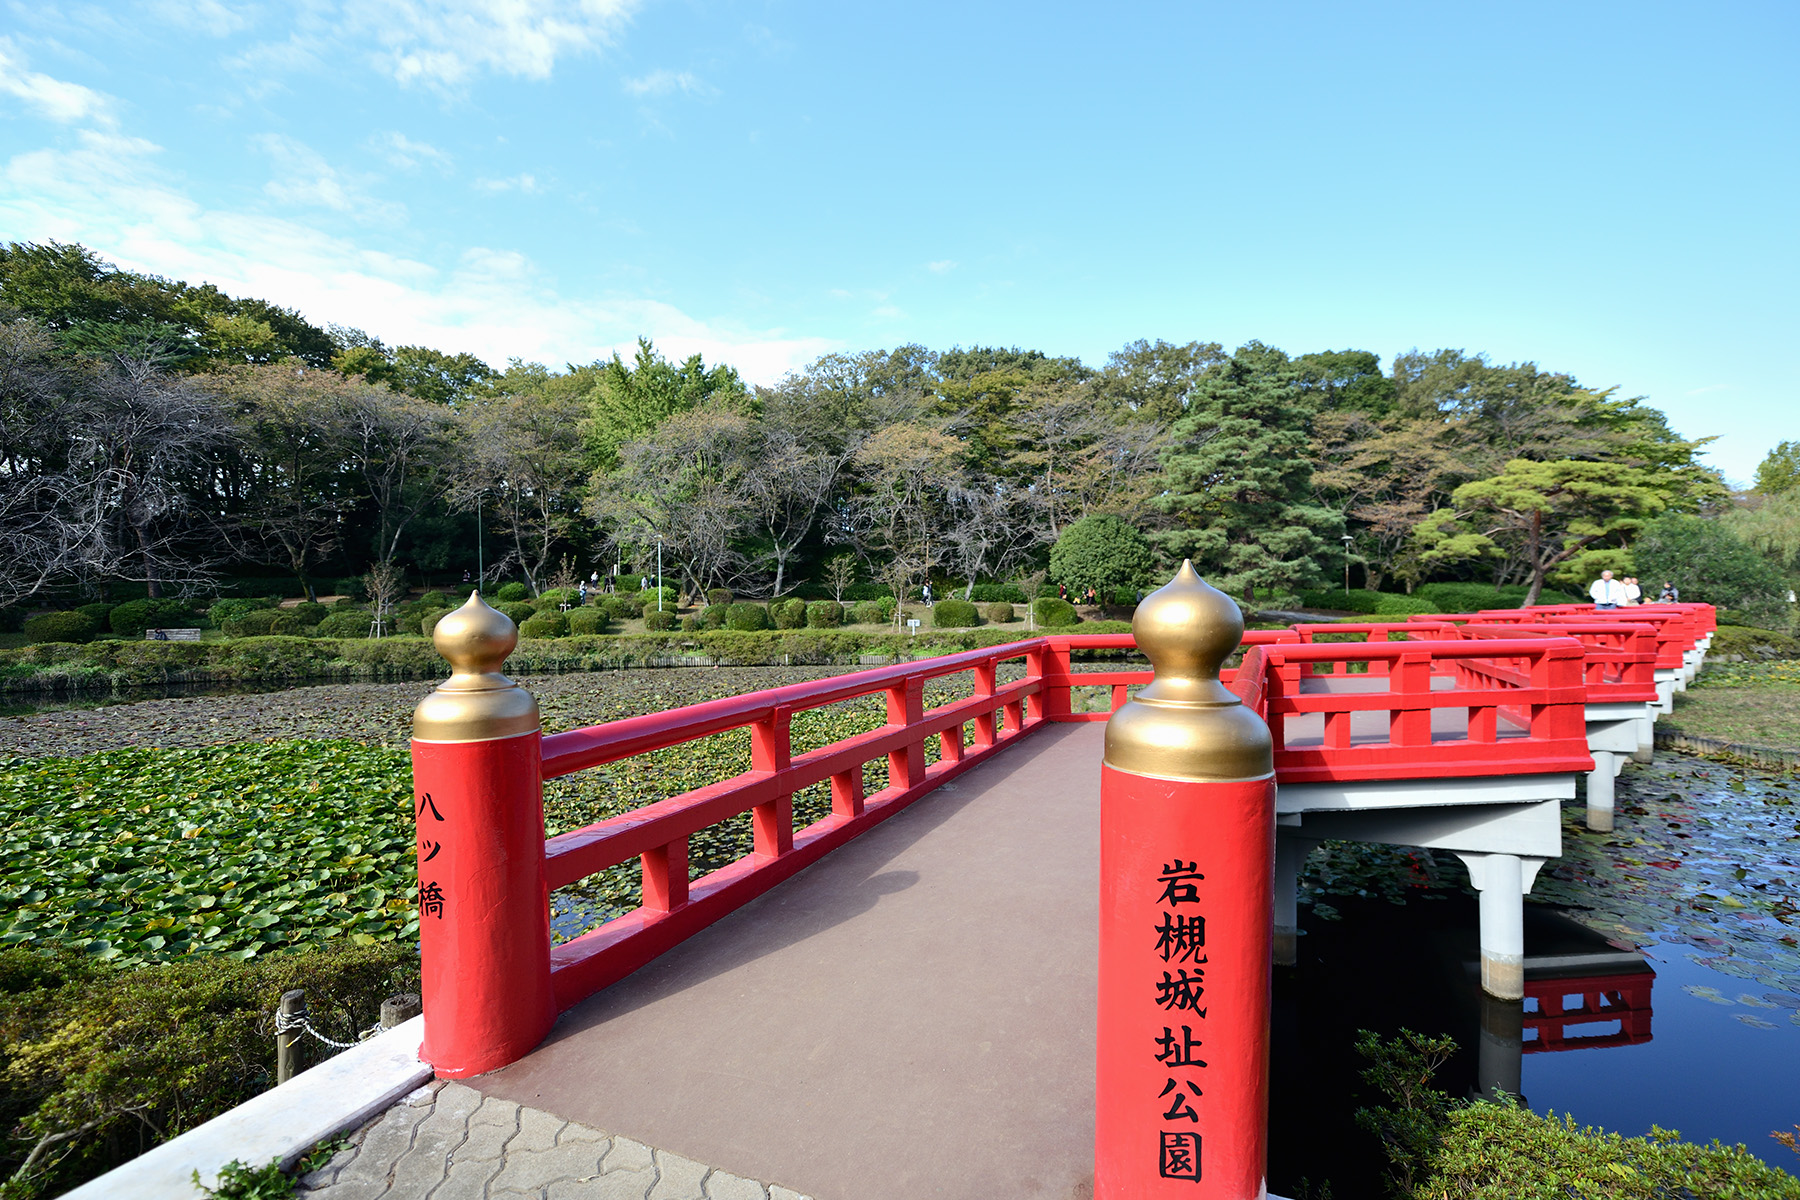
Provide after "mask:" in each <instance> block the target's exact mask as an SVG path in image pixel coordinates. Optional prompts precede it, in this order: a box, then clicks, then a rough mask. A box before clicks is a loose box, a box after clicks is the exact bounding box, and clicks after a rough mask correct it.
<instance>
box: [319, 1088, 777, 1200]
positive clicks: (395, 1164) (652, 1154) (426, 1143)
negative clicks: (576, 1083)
mask: <svg viewBox="0 0 1800 1200" xmlns="http://www.w3.org/2000/svg"><path fill="white" fill-rule="evenodd" d="M349 1141H350V1145H349V1146H347V1147H345V1148H344V1149H343V1150H341V1151H339V1152H338V1154H337V1155H336V1156H334V1157H333V1158H332V1160H331V1161H330V1162H328V1163H326V1164H325V1165H324V1166H322V1167H320V1168H319V1169H317V1170H315V1171H313V1172H311V1173H310V1174H307V1175H305V1176H302V1177H301V1179H300V1187H299V1194H300V1195H302V1196H307V1197H316V1198H317V1200H489V1198H490V1197H492V1198H495V1200H499V1198H500V1197H528V1196H530V1197H538V1198H539V1200H809V1197H806V1196H802V1195H800V1194H799V1193H798V1192H794V1191H790V1190H788V1189H787V1188H784V1187H781V1186H779V1185H765V1184H761V1183H758V1182H756V1181H755V1180H753V1179H745V1178H743V1177H742V1176H739V1175H732V1174H730V1173H729V1172H726V1171H718V1170H714V1169H712V1168H711V1167H707V1166H705V1165H703V1164H701V1163H697V1162H694V1161H693V1160H692V1159H687V1158H683V1157H681V1156H680V1155H678V1154H670V1153H669V1152H668V1151H666V1150H657V1149H654V1148H652V1147H650V1146H646V1145H644V1144H643V1143H642V1142H635V1141H633V1140H631V1139H630V1138H626V1137H614V1136H609V1135H607V1134H605V1133H602V1132H600V1131H599V1130H598V1129H589V1128H588V1127H587V1126H585V1125H577V1124H575V1123H574V1122H573V1121H565V1120H563V1119H562V1118H561V1117H555V1116H551V1115H550V1114H549V1113H546V1112H540V1111H539V1110H537V1109H535V1108H527V1107H525V1106H524V1105H520V1104H515V1103H513V1102H512V1101H510V1100H501V1099H498V1098H496V1097H493V1096H483V1095H482V1094H481V1093H480V1092H477V1091H474V1090H473V1089H471V1088H467V1087H464V1086H462V1085H461V1084H457V1083H435V1084H429V1085H427V1086H425V1087H422V1088H420V1089H419V1090H418V1091H416V1092H414V1093H412V1094H411V1095H410V1096H408V1097H407V1098H406V1099H405V1100H403V1101H401V1102H400V1103H399V1104H396V1105H395V1106H394V1107H393V1108H390V1109H389V1110H388V1111H387V1112H385V1113H383V1114H382V1115H381V1116H379V1117H377V1118H375V1119H374V1120H373V1121H371V1122H369V1123H368V1124H367V1125H364V1126H363V1127H362V1128H361V1129H359V1130H357V1131H356V1132H355V1133H354V1134H352V1135H351V1136H350V1138H349Z"/></svg>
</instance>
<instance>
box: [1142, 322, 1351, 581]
mask: <svg viewBox="0 0 1800 1200" xmlns="http://www.w3.org/2000/svg"><path fill="white" fill-rule="evenodd" d="M1311 416H1312V408H1311V405H1310V404H1309V403H1308V401H1307V398H1306V396H1305V395H1304V393H1303V392H1302V390H1301V388H1300V386H1299V381H1298V380H1297V378H1296V376H1295V373H1294V370H1293V365H1292V363H1291V362H1290V361H1289V359H1288V357H1287V355H1285V354H1283V353H1282V352H1281V351H1279V350H1277V349H1275V348H1273V347H1270V346H1265V345H1263V344H1262V343H1261V342H1251V343H1249V344H1248V345H1245V346H1242V347H1240V348H1239V349H1238V350H1237V352H1236V353H1234V354H1233V355H1232V356H1231V359H1230V361H1228V362H1225V363H1222V364H1220V366H1219V367H1218V369H1217V370H1216V371H1213V372H1210V373H1208V375H1207V376H1206V377H1205V378H1204V379H1203V380H1201V381H1200V383H1199V384H1198V385H1197V386H1196V387H1195V388H1194V391H1193V393H1192V395H1191V396H1190V397H1189V400H1188V405H1187V410H1186V413H1185V415H1183V416H1182V417H1181V418H1180V419H1179V420H1178V421H1176V422H1175V425H1174V427H1173V428H1172V429H1171V430H1170V434H1169V442H1168V446H1167V449H1165V451H1164V452H1163V474H1164V484H1165V490H1164V492H1163V494H1162V496H1161V500H1160V504H1161V507H1162V509H1163V511H1164V512H1165V513H1166V514H1167V517H1168V520H1169V522H1170V524H1171V526H1172V527H1171V528H1167V529H1164V530H1161V531H1159V532H1158V533H1157V534H1156V535H1155V537H1156V541H1157V542H1158V544H1160V545H1161V546H1162V547H1163V549H1164V550H1166V551H1167V552H1168V553H1169V554H1171V555H1172V556H1174V557H1177V558H1180V557H1186V558H1190V559H1192V560H1193V561H1194V566H1195V568H1196V569H1197V570H1199V571H1200V572H1201V573H1202V574H1204V575H1206V576H1207V578H1209V579H1210V580H1211V581H1212V582H1213V583H1214V584H1215V585H1216V586H1218V587H1220V588H1222V589H1224V590H1226V591H1228V592H1232V593H1235V594H1238V595H1243V596H1246V597H1248V596H1249V595H1250V593H1251V590H1252V589H1254V590H1255V596H1256V599H1257V600H1258V601H1275V602H1280V601H1282V600H1284V599H1290V598H1292V597H1293V596H1294V595H1295V593H1297V592H1299V591H1300V590H1301V589H1303V588H1307V587H1311V586H1314V585H1315V584H1317V583H1318V582H1319V580H1320V579H1321V578H1322V575H1321V568H1320V566H1319V556H1320V555H1321V554H1322V553H1323V552H1324V551H1325V549H1326V547H1327V546H1329V545H1332V542H1331V541H1330V540H1328V539H1335V538H1336V537H1337V535H1338V533H1339V532H1340V531H1341V530H1342V529H1343V527H1344V522H1343V517H1342V515H1341V514H1339V513H1338V512H1336V511H1334V510H1333V509H1330V508H1327V507H1325V506H1324V505H1322V504H1319V503H1318V502H1317V501H1316V500H1315V499H1314V497H1313V487H1312V475H1313V467H1312V460H1311V458H1310V456H1309V455H1308V453H1307V449H1308V445H1309V443H1310V440H1311V437H1310V431H1309V429H1308V422H1309V419H1310V417H1311Z"/></svg>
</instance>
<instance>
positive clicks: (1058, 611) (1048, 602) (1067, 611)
mask: <svg viewBox="0 0 1800 1200" xmlns="http://www.w3.org/2000/svg"><path fill="white" fill-rule="evenodd" d="M1033 610H1034V612H1035V615H1036V616H1037V623H1038V624H1039V625H1043V626H1045V627H1046V628H1049V629H1057V628H1061V627H1062V626H1064V625H1073V624H1075V623H1076V622H1078V621H1080V620H1081V614H1080V613H1077V612H1076V611H1075V606H1074V605H1073V604H1070V603H1069V602H1068V601H1067V600H1063V599H1060V598H1058V597H1056V596H1044V597H1042V598H1040V599H1039V600H1038V601H1037V602H1036V603H1035V604H1034V605H1033Z"/></svg>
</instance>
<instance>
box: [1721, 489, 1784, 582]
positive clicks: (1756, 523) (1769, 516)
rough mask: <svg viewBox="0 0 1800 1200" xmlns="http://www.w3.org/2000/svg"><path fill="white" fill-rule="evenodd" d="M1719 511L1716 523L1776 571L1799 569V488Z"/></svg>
mask: <svg viewBox="0 0 1800 1200" xmlns="http://www.w3.org/2000/svg"><path fill="white" fill-rule="evenodd" d="M1746 500H1747V501H1749V502H1747V503H1744V504H1742V505H1740V506H1738V507H1736V508H1732V509H1729V510H1727V511H1726V512H1724V513H1722V514H1721V515H1720V517H1719V522H1720V524H1722V525H1723V526H1724V527H1725V528H1726V529H1727V530H1729V531H1730V532H1731V533H1733V534H1735V535H1736V536H1737V538H1738V539H1739V540H1740V541H1742V542H1744V543H1745V544H1746V545H1748V546H1751V547H1753V548H1755V549H1756V550H1757V551H1759V552H1761V553H1762V554H1763V555H1764V556H1766V557H1767V558H1768V559H1769V560H1770V561H1771V562H1773V563H1774V564H1775V565H1776V567H1777V568H1778V569H1779V570H1782V571H1786V572H1788V573H1790V574H1792V573H1794V572H1796V571H1800V488H1792V489H1788V490H1786V491H1781V492H1776V493H1774V494H1773V495H1768V496H1763V495H1759V494H1755V493H1753V494H1752V495H1751V496H1749V497H1746Z"/></svg>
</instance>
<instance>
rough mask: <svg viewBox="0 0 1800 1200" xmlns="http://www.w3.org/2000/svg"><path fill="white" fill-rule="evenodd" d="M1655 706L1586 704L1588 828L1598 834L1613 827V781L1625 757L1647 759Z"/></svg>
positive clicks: (1623, 765) (1620, 769)
mask: <svg viewBox="0 0 1800 1200" xmlns="http://www.w3.org/2000/svg"><path fill="white" fill-rule="evenodd" d="M1653 713H1654V708H1653V706H1651V705H1648V704H1590V705H1588V706H1587V744H1588V753H1589V754H1592V755H1593V756H1594V769H1593V770H1592V771H1589V772H1588V777H1587V827H1588V828H1589V829H1592V830H1596V831H1598V832H1601V833H1606V832H1610V831H1611V829H1612V827H1613V780H1614V779H1616V778H1618V775H1619V773H1620V772H1621V771H1623V770H1624V769H1625V760H1626V759H1627V758H1631V759H1636V760H1637V761H1639V762H1645V761H1648V759H1649V753H1650V751H1651V748H1652V746H1651V745H1650V743H1652V742H1653V738H1654V734H1653V733H1652V732H1651V730H1652V729H1653V728H1654V721H1655V717H1654V715H1653Z"/></svg>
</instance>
